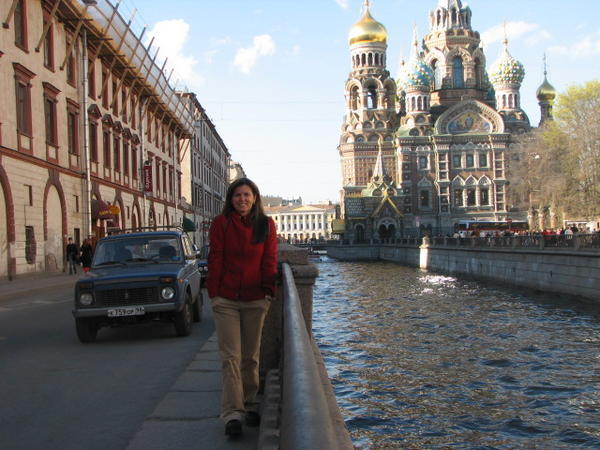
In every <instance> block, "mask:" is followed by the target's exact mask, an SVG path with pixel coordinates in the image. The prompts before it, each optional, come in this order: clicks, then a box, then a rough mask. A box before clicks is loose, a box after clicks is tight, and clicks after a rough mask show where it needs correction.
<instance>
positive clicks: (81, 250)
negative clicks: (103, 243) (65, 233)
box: [66, 237, 94, 275]
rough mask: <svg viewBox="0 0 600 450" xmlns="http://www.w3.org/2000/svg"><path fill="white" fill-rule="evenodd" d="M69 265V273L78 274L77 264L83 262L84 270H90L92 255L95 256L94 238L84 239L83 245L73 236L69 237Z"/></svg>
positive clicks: (67, 252) (67, 253)
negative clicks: (74, 240) (78, 243)
mask: <svg viewBox="0 0 600 450" xmlns="http://www.w3.org/2000/svg"><path fill="white" fill-rule="evenodd" d="M66 256H67V265H68V267H69V275H75V274H77V266H78V265H79V264H81V266H82V267H83V271H84V272H89V270H90V267H91V266H92V257H93V256H94V247H93V245H92V240H91V239H89V238H86V239H84V240H83V243H82V244H81V247H79V245H77V243H75V242H73V238H71V237H69V239H68V243H67V248H66Z"/></svg>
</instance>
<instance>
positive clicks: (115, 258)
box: [92, 236, 182, 267]
mask: <svg viewBox="0 0 600 450" xmlns="http://www.w3.org/2000/svg"><path fill="white" fill-rule="evenodd" d="M181 259H182V258H181V246H180V245H179V240H178V239H177V238H175V237H170V236H155V237H154V236H152V237H146V236H144V237H135V238H134V237H132V238H127V237H124V238H122V239H111V240H107V241H100V242H99V243H98V247H97V248H96V251H95V252H94V261H93V263H92V266H94V267H98V266H108V265H111V264H119V265H122V264H127V263H132V262H150V263H151V262H154V263H163V262H181Z"/></svg>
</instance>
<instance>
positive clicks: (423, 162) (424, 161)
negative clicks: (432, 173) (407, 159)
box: [419, 156, 427, 170]
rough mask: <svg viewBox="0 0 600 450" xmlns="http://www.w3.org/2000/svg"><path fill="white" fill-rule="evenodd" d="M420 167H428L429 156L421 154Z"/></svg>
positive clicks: (421, 168) (422, 168)
mask: <svg viewBox="0 0 600 450" xmlns="http://www.w3.org/2000/svg"><path fill="white" fill-rule="evenodd" d="M419 169H420V170H424V169H427V156H419Z"/></svg>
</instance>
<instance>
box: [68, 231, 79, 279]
mask: <svg viewBox="0 0 600 450" xmlns="http://www.w3.org/2000/svg"><path fill="white" fill-rule="evenodd" d="M67 263H68V264H69V275H75V274H76V273H77V264H78V263H79V246H78V245H77V244H75V243H74V242H73V238H69V239H68V244H67Z"/></svg>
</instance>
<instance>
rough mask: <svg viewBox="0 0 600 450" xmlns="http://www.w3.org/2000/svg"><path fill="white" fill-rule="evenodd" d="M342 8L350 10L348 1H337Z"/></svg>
mask: <svg viewBox="0 0 600 450" xmlns="http://www.w3.org/2000/svg"><path fill="white" fill-rule="evenodd" d="M335 2H336V3H337V4H338V5H339V6H340V8H344V9H348V0H335Z"/></svg>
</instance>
